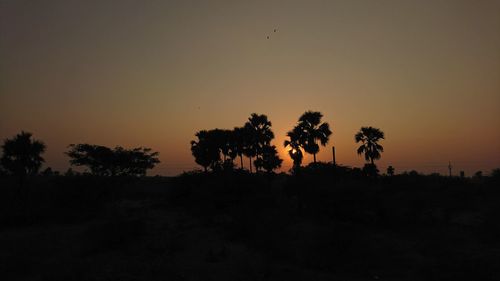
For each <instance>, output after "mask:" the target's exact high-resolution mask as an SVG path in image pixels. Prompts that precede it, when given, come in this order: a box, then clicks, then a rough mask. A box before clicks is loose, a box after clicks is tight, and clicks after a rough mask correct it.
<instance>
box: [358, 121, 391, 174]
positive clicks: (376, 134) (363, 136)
mask: <svg viewBox="0 0 500 281" xmlns="http://www.w3.org/2000/svg"><path fill="white" fill-rule="evenodd" d="M354 139H355V140H356V143H359V142H361V146H360V147H359V148H358V154H359V155H361V154H364V155H365V160H366V161H367V162H368V161H370V164H372V165H374V164H375V163H374V160H376V159H380V157H381V156H382V155H381V152H383V151H384V148H383V147H382V146H381V145H380V144H379V143H378V142H379V141H380V140H383V139H384V132H382V131H381V130H380V129H378V128H373V127H361V130H359V132H358V133H356V135H355V136H354Z"/></svg>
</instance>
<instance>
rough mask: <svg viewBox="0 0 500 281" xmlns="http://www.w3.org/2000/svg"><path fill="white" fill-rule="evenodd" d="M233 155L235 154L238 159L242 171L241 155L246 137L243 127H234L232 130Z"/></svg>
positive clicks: (243, 151)
mask: <svg viewBox="0 0 500 281" xmlns="http://www.w3.org/2000/svg"><path fill="white" fill-rule="evenodd" d="M232 135H233V138H232V140H233V142H232V145H233V149H232V151H233V153H234V154H236V156H239V157H240V162H241V169H243V154H244V153H245V148H246V143H247V142H246V136H245V129H244V128H243V127H235V128H234V130H233V133H232Z"/></svg>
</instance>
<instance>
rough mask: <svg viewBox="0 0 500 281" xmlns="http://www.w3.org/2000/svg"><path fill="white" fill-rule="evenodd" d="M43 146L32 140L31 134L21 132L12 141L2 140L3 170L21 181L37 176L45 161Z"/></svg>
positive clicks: (41, 143) (0, 160)
mask: <svg viewBox="0 0 500 281" xmlns="http://www.w3.org/2000/svg"><path fill="white" fill-rule="evenodd" d="M45 148H46V146H45V144H44V143H43V142H41V141H39V140H35V139H33V138H32V134H31V133H28V132H24V131H23V132H21V133H20V134H17V135H16V136H15V137H13V138H12V139H6V140H4V143H3V145H2V151H3V154H2V158H1V159H0V162H1V163H2V166H3V168H4V169H5V170H6V171H7V172H8V173H9V174H11V175H15V176H18V177H19V178H20V179H21V180H22V179H23V178H25V177H26V176H27V175H34V174H37V173H38V171H39V170H40V167H41V166H42V163H43V162H45V160H44V159H43V157H42V154H43V153H44V152H45Z"/></svg>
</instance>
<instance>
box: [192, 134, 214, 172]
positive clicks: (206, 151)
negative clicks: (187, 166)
mask: <svg viewBox="0 0 500 281" xmlns="http://www.w3.org/2000/svg"><path fill="white" fill-rule="evenodd" d="M195 136H196V137H197V139H198V140H193V141H191V153H192V154H193V156H194V160H195V162H196V163H197V164H198V165H200V166H202V167H203V168H204V169H205V172H206V171H207V170H208V168H209V167H210V168H212V170H213V169H215V168H216V167H217V166H218V165H219V163H220V160H221V157H220V150H219V144H218V143H217V137H216V133H214V131H213V130H212V131H206V130H201V131H199V132H197V133H196V134H195Z"/></svg>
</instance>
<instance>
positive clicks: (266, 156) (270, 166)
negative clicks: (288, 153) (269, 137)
mask: <svg viewBox="0 0 500 281" xmlns="http://www.w3.org/2000/svg"><path fill="white" fill-rule="evenodd" d="M282 162H283V160H282V159H280V157H279V156H278V151H277V150H276V146H274V145H268V146H264V147H263V148H262V154H261V157H260V158H257V159H256V160H255V167H258V168H259V169H260V168H262V169H264V170H266V171H267V172H268V173H271V172H272V171H273V170H275V169H278V168H279V167H281V163H282Z"/></svg>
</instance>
